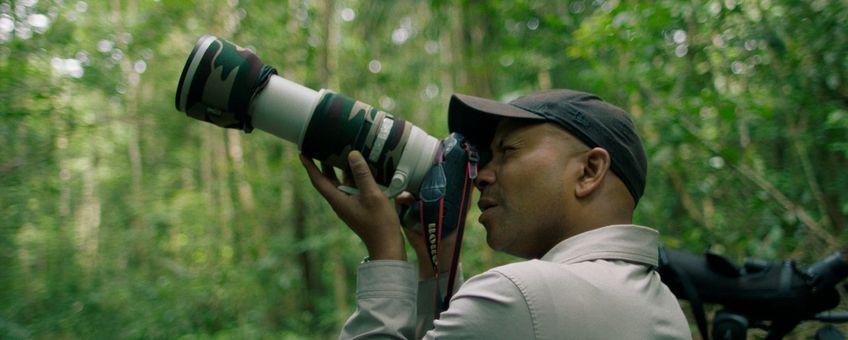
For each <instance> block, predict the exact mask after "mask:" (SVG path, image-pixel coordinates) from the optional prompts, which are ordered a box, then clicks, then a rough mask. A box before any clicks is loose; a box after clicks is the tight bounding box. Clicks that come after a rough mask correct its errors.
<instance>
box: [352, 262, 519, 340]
mask: <svg viewBox="0 0 848 340" xmlns="http://www.w3.org/2000/svg"><path fill="white" fill-rule="evenodd" d="M416 277H417V275H415V268H414V266H413V265H412V264H410V263H406V262H402V261H372V262H369V263H366V264H363V265H361V266H360V267H359V269H358V273H357V288H356V291H357V306H356V311H355V312H354V313H353V315H351V317H350V318H349V319H348V320H347V323H346V324H345V326H344V328H343V329H342V333H341V338H342V339H368V338H380V339H386V338H389V339H414V338H418V337H419V336H421V333H422V332H423V331H425V330H427V329H428V328H430V327H432V329H429V331H428V332H427V333H426V334H424V335H423V338H424V339H436V338H438V339H469V338H474V339H531V338H533V337H535V331H534V328H533V321H532V318H531V315H530V307H529V306H528V305H527V302H526V300H525V298H524V295H523V294H522V293H521V291H520V290H519V289H518V287H517V286H516V285H515V284H514V283H513V282H512V281H511V280H510V279H508V278H507V277H505V276H504V275H503V274H501V273H498V272H494V271H489V272H486V273H483V274H480V275H477V276H475V277H473V278H471V279H469V280H468V281H467V282H465V283H464V284H463V285H462V286H461V287H460V288H459V291H457V293H456V294H455V295H454V297H453V298H452V299H451V302H450V308H448V310H447V311H445V312H442V314H441V315H440V318H439V320H436V321H435V322H433V323H432V326H430V323H429V322H428V321H427V320H425V319H432V310H433V308H434V302H433V301H430V300H433V289H434V288H435V280H426V281H422V282H421V283H420V288H421V289H422V291H421V292H419V291H418V289H419V286H418V283H416V282H415V281H416ZM439 281H440V283H441V284H442V286H443V287H444V286H445V285H446V284H447V282H441V281H446V280H444V279H442V278H441V277H440V280H439ZM428 291H429V294H428ZM419 311H421V312H425V311H429V313H427V315H418V313H419ZM416 328H417V331H418V332H416ZM416 333H417V334H416Z"/></svg>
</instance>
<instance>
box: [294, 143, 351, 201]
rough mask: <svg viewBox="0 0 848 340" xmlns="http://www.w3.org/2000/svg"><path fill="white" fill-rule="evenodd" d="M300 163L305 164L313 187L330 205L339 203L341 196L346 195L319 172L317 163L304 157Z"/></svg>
mask: <svg viewBox="0 0 848 340" xmlns="http://www.w3.org/2000/svg"><path fill="white" fill-rule="evenodd" d="M300 162H301V163H303V167H304V168H306V174H307V175H309V181H310V182H312V186H313V187H315V189H316V190H318V192H319V193H321V196H324V198H326V199H327V201H329V202H330V205H333V203H335V202H337V201H338V200H339V196H340V195H344V193H342V192H341V191H339V190H338V189H337V188H336V185H335V184H333V182H332V181H331V180H330V179H328V178H327V177H325V176H324V174H322V173H321V171H320V170H318V166H317V165H315V162H313V161H312V160H311V159H309V158H306V156H304V155H300Z"/></svg>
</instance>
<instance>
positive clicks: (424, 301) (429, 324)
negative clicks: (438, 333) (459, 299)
mask: <svg viewBox="0 0 848 340" xmlns="http://www.w3.org/2000/svg"><path fill="white" fill-rule="evenodd" d="M449 277H450V275H448V274H447V273H445V274H442V275H439V298H440V299H441V300H444V299H445V295H447V292H448V291H447V287H448V281H449V280H448V279H449ZM462 277H463V276H462V264H460V265H459V267H458V268H457V270H456V280H455V281H454V285H453V291H454V292H457V291H458V290H459V287H460V286H462V283H463V279H462ZM435 311H436V279H435V278H429V279H425V280H420V281H418V320H417V322H416V324H415V338H416V339H420V338H421V337H422V336H423V335H424V333H427V331H429V330H431V329H433V315H434V314H435Z"/></svg>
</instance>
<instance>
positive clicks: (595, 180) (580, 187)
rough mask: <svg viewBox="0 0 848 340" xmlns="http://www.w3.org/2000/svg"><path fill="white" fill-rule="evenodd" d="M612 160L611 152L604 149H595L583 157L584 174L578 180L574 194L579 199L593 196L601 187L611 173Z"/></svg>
mask: <svg viewBox="0 0 848 340" xmlns="http://www.w3.org/2000/svg"><path fill="white" fill-rule="evenodd" d="M610 165H611V160H610V156H609V152H607V150H606V149H603V148H593V149H592V150H589V151H587V152H586V154H584V155H583V173H582V174H580V178H579V179H578V180H577V185H576V186H575V188H574V190H575V192H574V194H575V195H576V196H577V197H578V198H584V197H587V196H589V195H591V194H592V193H593V192H595V191H596V190H598V188H600V187H601V184H602V183H603V182H604V178H606V175H607V171H609V168H610Z"/></svg>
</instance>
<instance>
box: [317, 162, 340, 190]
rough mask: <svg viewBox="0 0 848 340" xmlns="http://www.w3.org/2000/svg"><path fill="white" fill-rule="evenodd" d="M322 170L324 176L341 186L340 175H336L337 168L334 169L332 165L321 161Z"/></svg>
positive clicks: (335, 184)
mask: <svg viewBox="0 0 848 340" xmlns="http://www.w3.org/2000/svg"><path fill="white" fill-rule="evenodd" d="M321 171H322V172H323V173H324V176H325V177H327V179H329V180H330V182H331V183H333V185H334V186H336V187H338V186H339V177H338V176H336V170H335V169H333V166H332V165H329V164H325V163H324V162H321Z"/></svg>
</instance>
